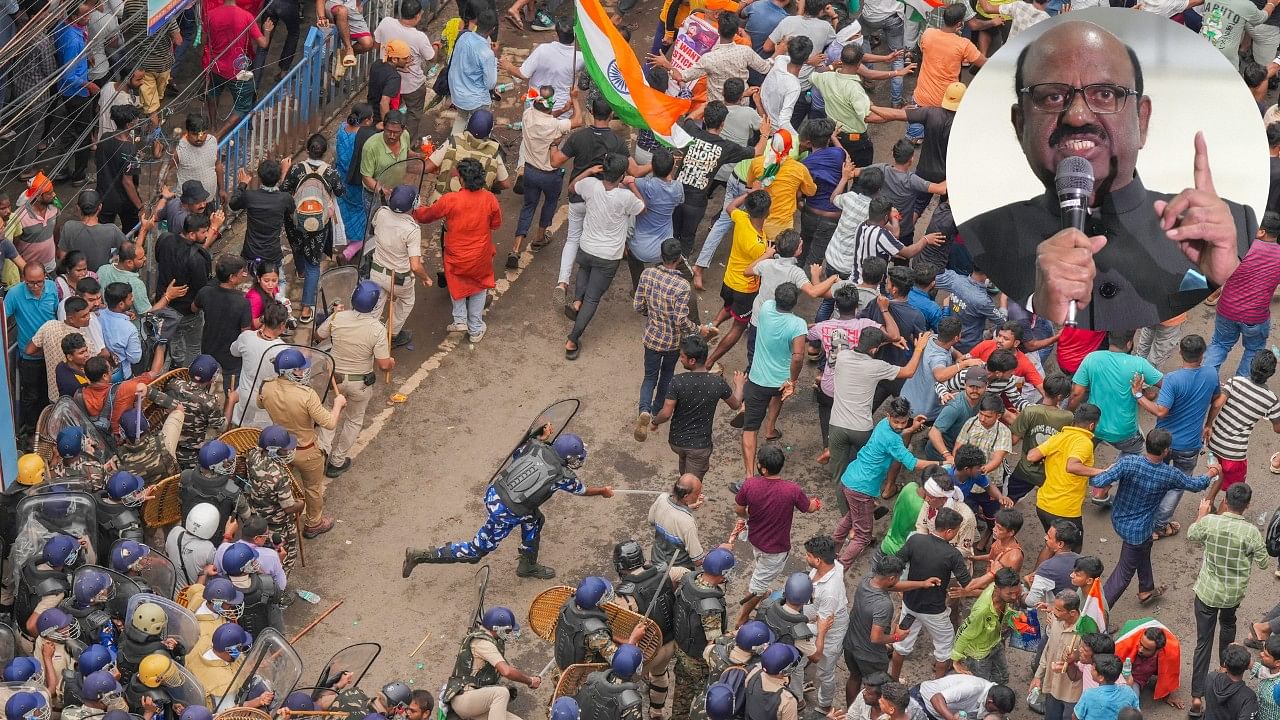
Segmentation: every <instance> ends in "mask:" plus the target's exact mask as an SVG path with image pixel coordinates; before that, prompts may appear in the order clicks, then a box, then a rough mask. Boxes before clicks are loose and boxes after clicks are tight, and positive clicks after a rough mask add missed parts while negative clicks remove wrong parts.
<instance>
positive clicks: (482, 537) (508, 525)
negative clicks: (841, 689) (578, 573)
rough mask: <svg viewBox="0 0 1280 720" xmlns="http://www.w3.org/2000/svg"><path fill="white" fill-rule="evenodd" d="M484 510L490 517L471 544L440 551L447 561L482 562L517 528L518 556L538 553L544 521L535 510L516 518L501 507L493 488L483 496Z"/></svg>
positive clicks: (458, 545) (461, 543)
mask: <svg viewBox="0 0 1280 720" xmlns="http://www.w3.org/2000/svg"><path fill="white" fill-rule="evenodd" d="M484 507H485V509H486V510H488V511H489V516H488V517H487V518H486V519H485V521H484V525H481V526H480V529H479V530H477V531H476V534H475V537H474V538H473V539H472V540H471V541H470V542H460V543H448V544H446V545H445V546H444V547H443V548H442V549H444V550H445V551H446V552H447V554H448V555H449V556H450V557H453V558H457V559H459V560H470V559H473V558H482V557H484V556H485V555H488V554H489V553H491V552H493V551H494V550H496V549H497V547H498V543H500V542H502V541H503V540H505V539H506V537H507V536H508V535H510V534H511V531H513V530H515V529H516V528H520V552H521V553H531V552H537V551H538V544H539V534H540V533H541V532H542V526H543V525H544V524H545V523H546V521H547V519H546V518H545V517H543V515H542V513H540V512H538V511H537V510H534V511H533V514H532V515H516V514H515V513H513V512H511V510H509V509H508V508H507V506H506V505H503V504H502V500H501V499H500V498H499V497H498V491H497V490H494V489H493V487H492V486H490V487H489V490H488V492H486V493H485V496H484Z"/></svg>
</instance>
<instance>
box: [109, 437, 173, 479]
mask: <svg viewBox="0 0 1280 720" xmlns="http://www.w3.org/2000/svg"><path fill="white" fill-rule="evenodd" d="M116 457H117V458H118V459H119V462H120V469H121V470H128V471H129V472H131V473H134V474H136V475H141V476H142V482H144V483H146V485H147V486H148V487H150V486H152V485H155V484H156V483H158V482H160V481H161V480H163V479H165V478H167V477H170V476H172V475H177V474H178V461H177V459H175V458H174V456H173V455H172V454H171V453H170V452H169V450H168V448H166V447H165V446H164V439H163V438H162V437H161V434H160V431H159V430H152V431H150V432H147V433H144V434H143V436H142V437H140V438H138V441H137V442H128V441H126V440H121V441H120V444H119V445H118V446H117V448H116Z"/></svg>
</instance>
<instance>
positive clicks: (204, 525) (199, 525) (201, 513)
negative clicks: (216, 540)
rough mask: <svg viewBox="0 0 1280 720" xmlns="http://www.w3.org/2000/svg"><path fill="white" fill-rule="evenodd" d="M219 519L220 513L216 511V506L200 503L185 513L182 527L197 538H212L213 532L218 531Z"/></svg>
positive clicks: (220, 518)
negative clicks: (185, 516)
mask: <svg viewBox="0 0 1280 720" xmlns="http://www.w3.org/2000/svg"><path fill="white" fill-rule="evenodd" d="M221 520H222V515H221V513H219V512H218V508H216V507H214V506H213V505H210V504H209V503H200V504H199V505H196V506H195V507H193V508H191V512H189V513H187V521H186V522H185V523H183V525H182V527H184V528H186V530H187V532H189V533H191V534H192V535H195V536H196V537H198V538H201V539H203V540H212V539H213V535H214V533H216V532H217V531H218V522H219V521H221Z"/></svg>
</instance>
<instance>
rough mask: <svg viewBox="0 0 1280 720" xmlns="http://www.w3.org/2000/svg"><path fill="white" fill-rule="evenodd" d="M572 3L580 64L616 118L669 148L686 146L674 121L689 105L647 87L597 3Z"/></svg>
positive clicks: (683, 134) (597, 0)
mask: <svg viewBox="0 0 1280 720" xmlns="http://www.w3.org/2000/svg"><path fill="white" fill-rule="evenodd" d="M575 4H576V6H577V7H576V9H577V18H576V20H575V23H574V26H575V28H574V29H575V31H576V33H577V36H578V49H579V50H581V51H582V59H583V61H584V62H583V65H584V66H585V67H586V70H587V72H588V73H589V74H590V75H591V79H592V80H594V81H595V83H596V87H598V88H600V94H601V95H602V96H604V99H605V100H606V101H608V103H609V105H610V107H612V108H613V112H614V113H616V114H617V116H618V119H619V120H621V121H622V122H624V123H626V124H627V125H630V126H631V127H633V128H639V129H642V130H650V131H652V132H653V134H654V136H656V137H657V138H658V139H660V140H662V141H663V142H664V143H666V144H668V145H672V146H675V147H684V146H685V145H687V144H689V141H690V140H691V139H692V138H691V137H689V134H688V133H686V132H685V131H684V130H683V129H681V128H680V126H679V125H677V124H676V120H678V119H679V118H680V116H681V115H684V114H685V113H687V112H689V106H690V102H689V101H688V100H684V99H681V98H674V97H671V96H670V95H667V94H666V93H664V92H661V91H658V90H655V89H653V88H651V87H649V84H648V83H647V82H645V79H644V68H643V67H641V65H640V60H639V59H637V58H636V54H635V51H634V50H632V49H631V46H630V45H628V44H627V41H626V39H624V38H623V37H622V34H621V33H619V32H618V28H616V27H615V26H614V24H613V22H612V21H611V20H609V16H608V14H606V13H605V10H604V8H603V7H601V5H600V0H575Z"/></svg>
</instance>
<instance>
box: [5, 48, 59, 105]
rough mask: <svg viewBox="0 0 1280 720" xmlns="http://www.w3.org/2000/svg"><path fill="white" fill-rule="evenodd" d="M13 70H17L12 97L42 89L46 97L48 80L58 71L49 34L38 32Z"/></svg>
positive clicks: (48, 85)
mask: <svg viewBox="0 0 1280 720" xmlns="http://www.w3.org/2000/svg"><path fill="white" fill-rule="evenodd" d="M14 68H15V69H16V70H17V71H16V72H15V73H14V74H13V80H12V82H13V90H14V97H18V96H21V95H26V94H28V93H31V92H32V91H34V90H36V89H37V88H44V91H43V92H44V94H45V95H47V94H48V91H49V87H50V86H51V83H50V82H49V78H50V77H53V75H54V73H56V72H57V71H58V63H57V60H56V59H55V55H54V50H53V42H52V41H51V40H50V39H49V33H47V32H40V33H38V34H37V35H36V36H35V37H34V38H32V39H31V42H30V43H29V44H27V47H26V51H25V52H23V54H22V55H21V57H20V59H18V60H17V61H16V62H15V63H14Z"/></svg>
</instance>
